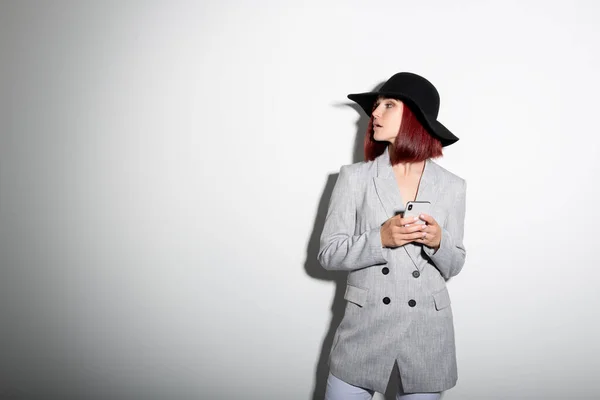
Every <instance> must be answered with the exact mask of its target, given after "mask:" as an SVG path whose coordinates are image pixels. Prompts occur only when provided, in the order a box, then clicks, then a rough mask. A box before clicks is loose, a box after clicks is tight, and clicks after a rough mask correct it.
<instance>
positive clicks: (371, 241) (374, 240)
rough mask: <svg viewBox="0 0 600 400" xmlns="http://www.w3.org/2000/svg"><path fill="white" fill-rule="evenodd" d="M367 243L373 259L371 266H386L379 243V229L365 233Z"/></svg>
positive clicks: (382, 249)
mask: <svg viewBox="0 0 600 400" xmlns="http://www.w3.org/2000/svg"><path fill="white" fill-rule="evenodd" d="M367 235H368V238H367V243H368V246H369V249H370V251H371V256H372V258H373V264H386V263H387V262H388V260H387V258H386V256H385V253H384V247H383V244H382V243H381V227H380V226H379V227H377V228H373V229H371V230H370V231H369V232H367Z"/></svg>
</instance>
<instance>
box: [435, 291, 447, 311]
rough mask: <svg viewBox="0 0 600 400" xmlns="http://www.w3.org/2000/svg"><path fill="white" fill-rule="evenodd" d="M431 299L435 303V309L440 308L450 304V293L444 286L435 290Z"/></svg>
mask: <svg viewBox="0 0 600 400" xmlns="http://www.w3.org/2000/svg"><path fill="white" fill-rule="evenodd" d="M433 301H434V303H435V309H436V310H438V311H439V310H442V309H444V308H446V307H448V306H449V305H450V294H449V293H448V288H446V287H444V288H443V289H442V290H440V291H437V292H435V293H434V294H433Z"/></svg>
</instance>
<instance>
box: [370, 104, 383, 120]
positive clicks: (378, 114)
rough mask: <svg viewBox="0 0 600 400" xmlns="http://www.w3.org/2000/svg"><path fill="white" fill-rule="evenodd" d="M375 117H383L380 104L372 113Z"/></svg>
mask: <svg viewBox="0 0 600 400" xmlns="http://www.w3.org/2000/svg"><path fill="white" fill-rule="evenodd" d="M371 114H372V115H373V116H374V117H377V118H379V117H381V109H380V107H379V106H377V107H375V109H374V110H373V112H372V113H371Z"/></svg>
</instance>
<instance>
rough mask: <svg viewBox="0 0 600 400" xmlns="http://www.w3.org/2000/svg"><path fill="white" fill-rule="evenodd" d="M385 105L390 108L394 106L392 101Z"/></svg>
mask: <svg viewBox="0 0 600 400" xmlns="http://www.w3.org/2000/svg"><path fill="white" fill-rule="evenodd" d="M385 106H386V107H387V108H390V107H392V106H393V104H392V103H385Z"/></svg>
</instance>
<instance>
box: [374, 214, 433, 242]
mask: <svg viewBox="0 0 600 400" xmlns="http://www.w3.org/2000/svg"><path fill="white" fill-rule="evenodd" d="M429 218H431V217H429ZM418 219H419V217H406V218H402V216H401V215H396V216H395V217H392V218H390V219H388V220H387V221H385V222H384V223H383V225H382V226H381V244H382V245H383V246H384V247H399V246H404V245H405V244H406V243H410V242H413V241H418V240H419V239H420V238H423V232H425V229H428V227H427V226H426V225H425V224H415V222H416V221H417V220H418ZM431 219H432V220H433V218H431ZM434 222H435V221H434ZM426 239H427V238H426ZM420 243H424V242H420Z"/></svg>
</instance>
